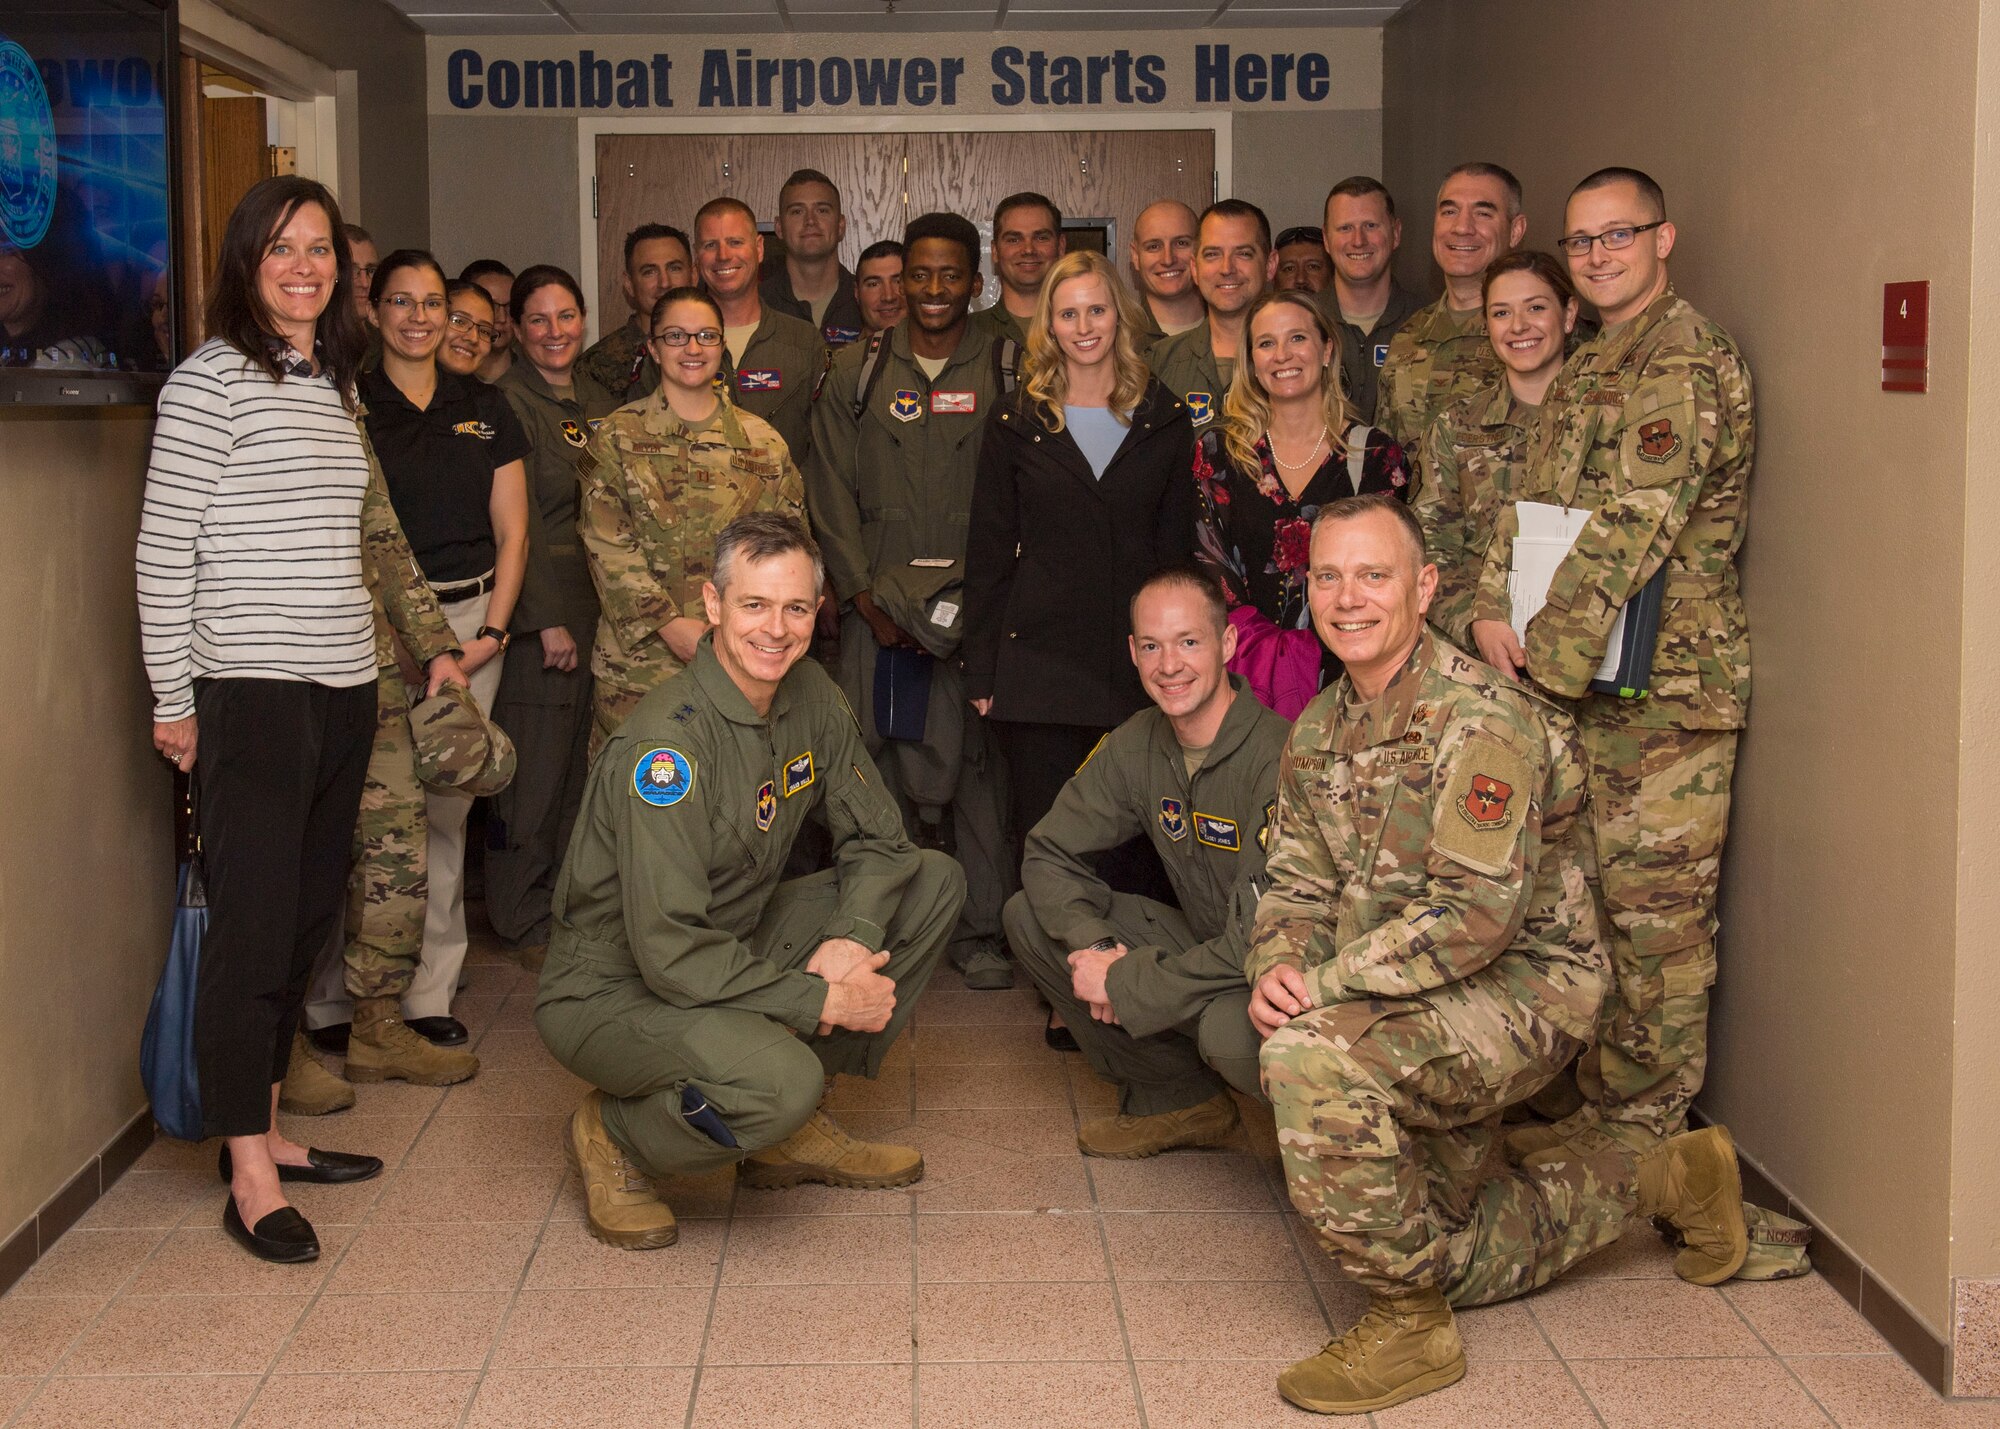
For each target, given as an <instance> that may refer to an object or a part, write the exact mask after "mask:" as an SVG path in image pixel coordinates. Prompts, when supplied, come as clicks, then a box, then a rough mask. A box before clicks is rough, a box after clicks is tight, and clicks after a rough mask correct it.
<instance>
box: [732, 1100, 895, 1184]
mask: <svg viewBox="0 0 2000 1429" xmlns="http://www.w3.org/2000/svg"><path fill="white" fill-rule="evenodd" d="M923 1174H924V1158H923V1154H922V1153H921V1152H919V1151H918V1150H917V1149H916V1148H915V1147H913V1146H889V1145H885V1144H882V1143H880V1142H873V1141H857V1140H856V1139H855V1138H854V1137H852V1136H849V1135H848V1134H847V1133H846V1132H845V1131H844V1130H842V1129H841V1126H840V1123H839V1122H837V1121H835V1120H834V1119H833V1118H832V1117H830V1116H828V1115H827V1114H826V1113H825V1112H823V1111H816V1112H814V1113H813V1114H812V1120H810V1121H808V1122H807V1123H806V1124H805V1125H804V1126H802V1127H800V1128H799V1129H798V1130H797V1131H795V1132H793V1133H792V1134H791V1135H790V1136H788V1137H786V1138H785V1139H784V1140H783V1141H781V1142H779V1143H778V1144H777V1145H776V1146H770V1147H766V1148H765V1149H764V1150H762V1151H753V1152H751V1153H750V1155H749V1156H748V1157H747V1158H745V1160H744V1161H743V1164H742V1165H741V1166H739V1167H738V1168H737V1171H736V1179H737V1180H738V1181H739V1182H741V1183H742V1184H743V1185H745V1186H754V1187H756V1188H758V1189H759V1190H765V1191H773V1190H778V1189H780V1188H782V1187H785V1186H797V1185H800V1184H802V1183H803V1182H806V1181H817V1182H818V1183H819V1184H820V1185H822V1186H841V1187H845V1188H846V1189H848V1190H853V1191H886V1190H889V1189H890V1188H892V1187H895V1186H907V1185H909V1184H910V1183H911V1182H912V1181H918V1180H921V1179H923Z"/></svg>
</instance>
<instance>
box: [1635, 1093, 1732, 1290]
mask: <svg viewBox="0 0 2000 1429" xmlns="http://www.w3.org/2000/svg"><path fill="white" fill-rule="evenodd" d="M1639 1214H1640V1215H1642V1216H1664V1217H1665V1218H1666V1219H1667V1220H1668V1221H1671V1222H1672V1223H1673V1227H1674V1229H1675V1230H1677V1231H1679V1232H1680V1235H1681V1240H1682V1243H1683V1248H1682V1250H1681V1251H1680V1253H1679V1254H1678V1255H1676V1256H1675V1257H1674V1274H1676V1275H1678V1276H1679V1277H1680V1278H1681V1279H1683V1280H1686V1281H1691V1282H1692V1283H1694V1284H1696V1285H1720V1284H1721V1283H1722V1282H1723V1281H1725V1280H1727V1279H1729V1277H1730V1276H1732V1275H1734V1274H1735V1273H1736V1272H1737V1271H1738V1270H1740V1269H1742V1267H1743V1259H1744V1257H1745V1256H1746V1255H1748V1254H1749V1253H1750V1232H1749V1228H1748V1227H1747V1226H1746V1225H1745V1224H1744V1220H1743V1176H1742V1173H1741V1172H1740V1171H1739V1170H1738V1169H1737V1166H1736V1143H1735V1141H1733V1140H1732V1139H1731V1138H1730V1135H1729V1132H1728V1131H1727V1130H1725V1129H1724V1128H1722V1127H1719V1126H1710V1127H1704V1128H1703V1129H1702V1130H1700V1131H1689V1132H1683V1133H1682V1134H1681V1135H1679V1136H1675V1137H1670V1138H1668V1139H1667V1140H1666V1141H1663V1142H1661V1143H1660V1144H1659V1146H1658V1147H1656V1148H1655V1149H1654V1150H1653V1151H1652V1152H1650V1153H1649V1154H1647V1155H1646V1156H1644V1157H1642V1158H1640V1161H1639Z"/></svg>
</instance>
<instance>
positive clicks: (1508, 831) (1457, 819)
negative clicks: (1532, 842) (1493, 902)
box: [1431, 734, 1534, 878]
mask: <svg viewBox="0 0 2000 1429" xmlns="http://www.w3.org/2000/svg"><path fill="white" fill-rule="evenodd" d="M1533 778H1534V771H1533V770H1532V769H1531V768H1530V767H1529V764H1528V761H1527V760H1525V759H1523V758H1522V757H1521V755H1520V754H1518V753H1516V752H1515V751H1514V750H1513V749H1510V748H1509V747H1508V746H1506V745H1504V744H1502V743H1501V742H1500V741H1498V740H1496V739H1493V738H1491V737H1489V736H1485V735H1478V734H1475V735H1473V736H1472V737H1471V738H1470V739H1468V740H1467V741H1466V742H1465V746H1464V747H1463V748H1462V749H1460V750H1459V751H1458V755H1457V757H1456V758H1455V759H1454V760H1453V761H1452V775H1451V782H1450V783H1449V784H1448V785H1447V786H1446V788H1445V791H1444V799H1443V802H1442V803H1441V804H1440V805H1439V806H1438V811H1437V816H1436V824H1435V827H1434V829H1433V831H1432V835H1431V846H1432V847H1433V848H1434V849H1435V850H1436V851H1437V852H1438V853H1440V854H1443V855H1444V856H1445V857H1446V858H1449V859H1451V860H1452V861H1453V862H1455V863H1460V864H1463V865H1464V866H1465V867H1467V868H1469V869H1471V870H1472V871H1473V872H1475V873H1484V874H1487V875H1489V876H1492V877H1496V878H1497V877H1502V876H1504V875H1506V874H1508V873H1509V872H1511V871H1512V869H1513V864H1514V857H1513V855H1514V846H1515V845H1516V844H1517V843H1518V842H1519V841H1520V836H1521V830H1522V828H1523V827H1524V826H1525V823H1526V821H1525V820H1523V819H1519V818H1516V817H1515V815H1516V814H1517V813H1518V812H1519V809H1520V805H1519V803H1518V802H1517V801H1519V800H1521V799H1524V798H1527V797H1528V789H1529V787H1530V781H1531V780H1532V779H1533Z"/></svg>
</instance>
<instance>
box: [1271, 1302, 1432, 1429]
mask: <svg viewBox="0 0 2000 1429" xmlns="http://www.w3.org/2000/svg"><path fill="white" fill-rule="evenodd" d="M1463 1378H1465V1344H1464V1342H1463V1341H1462V1340H1460V1339H1459V1337H1458V1327H1457V1326H1456V1325H1454V1324H1453V1323H1452V1318H1451V1306H1449V1305H1447V1304H1445V1300H1444V1292H1443V1291H1441V1290H1406V1291H1402V1292H1400V1293H1398V1294H1395V1295H1371V1296H1370V1297H1369V1300H1368V1313H1367V1314H1365V1315H1363V1316H1362V1317H1361V1320H1360V1323H1358V1324H1356V1325H1355V1327H1354V1328H1353V1329H1351V1330H1349V1331H1348V1332H1347V1333H1346V1334H1345V1335H1342V1336H1341V1337H1340V1338H1339V1339H1337V1340H1334V1341H1332V1342H1331V1343H1329V1344H1328V1345H1327V1347H1326V1348H1325V1349H1323V1350H1321V1351H1320V1352H1319V1353H1318V1354H1316V1355H1314V1356H1313V1357H1312V1358H1311V1359H1304V1360H1300V1361H1299V1362H1298V1363H1297V1364H1295V1365H1293V1366H1292V1367H1291V1368H1289V1369H1287V1370H1286V1371H1285V1372H1284V1373H1283V1374H1281V1375H1279V1376H1278V1393H1280V1394H1282V1395H1284V1396H1285V1398H1287V1399H1289V1400H1290V1401H1291V1402H1292V1403H1294V1404H1296V1405H1298V1407H1299V1408H1301V1409H1310V1410H1311V1411H1312V1412H1313V1413H1315V1414H1366V1413H1368V1412H1370V1411H1371V1410H1376V1409H1387V1408H1388V1407H1389V1406H1390V1405H1392V1404H1401V1403H1402V1402H1403V1401H1404V1400H1406V1399H1415V1398H1416V1397H1417V1396H1418V1395H1420V1394H1429V1393H1430V1392H1431V1391H1432V1390H1434V1389H1443V1388H1445V1387H1446V1386H1447V1385H1453V1384H1457V1383H1458V1382H1459V1381H1460V1380H1461V1379H1463Z"/></svg>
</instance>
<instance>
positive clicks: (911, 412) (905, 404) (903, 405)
mask: <svg viewBox="0 0 2000 1429" xmlns="http://www.w3.org/2000/svg"><path fill="white" fill-rule="evenodd" d="M923 414H924V395H923V393H921V392H912V391H911V390H910V389H909V388H907V387H898V388H897V389H896V395H895V396H894V397H892V398H890V399H889V415H890V416H892V417H894V418H895V419H896V420H897V421H899V422H914V421H916V419H917V418H919V417H921V416H922V415H923Z"/></svg>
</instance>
